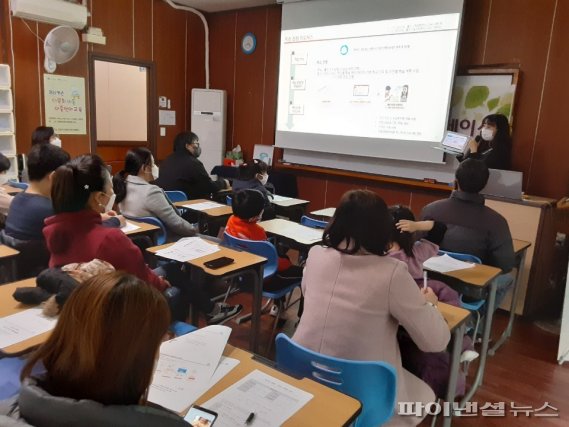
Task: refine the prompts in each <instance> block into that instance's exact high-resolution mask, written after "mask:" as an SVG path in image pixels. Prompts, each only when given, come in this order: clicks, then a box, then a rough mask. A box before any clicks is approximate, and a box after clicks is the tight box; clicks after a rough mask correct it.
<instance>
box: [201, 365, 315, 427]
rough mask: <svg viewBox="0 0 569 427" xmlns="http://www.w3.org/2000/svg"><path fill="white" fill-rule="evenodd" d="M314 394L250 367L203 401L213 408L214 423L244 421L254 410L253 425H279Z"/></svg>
mask: <svg viewBox="0 0 569 427" xmlns="http://www.w3.org/2000/svg"><path fill="white" fill-rule="evenodd" d="M313 397H314V396H313V395H312V394H310V393H307V392H305V391H304V390H301V389H299V388H297V387H294V386H291V385H290V384H287V383H285V382H284V381H281V380H279V379H277V378H274V377H272V376H270V375H268V374H265V373H264V372H261V371H259V370H254V371H253V372H251V373H250V374H249V375H247V376H246V377H243V378H242V379H241V380H239V381H237V382H236V383H235V384H233V385H232V386H231V387H229V388H227V389H226V390H224V391H223V392H221V393H219V394H218V395H217V396H215V397H213V398H212V399H210V400H208V401H207V402H206V403H204V404H203V406H204V407H206V408H208V409H211V410H212V411H214V412H217V414H218V418H217V420H216V421H215V426H216V427H235V426H242V425H245V420H246V419H247V417H248V416H249V414H250V413H251V412H254V413H255V418H254V419H253V422H252V423H251V424H249V425H250V426H253V427H273V426H280V425H281V424H283V423H284V422H285V421H286V420H288V419H289V418H290V417H291V416H293V415H294V414H295V413H296V412H298V411H299V410H300V409H301V408H302V407H303V406H304V405H306V404H307V403H308V402H309V401H310V399H312V398H313Z"/></svg>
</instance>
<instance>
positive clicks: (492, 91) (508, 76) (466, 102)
mask: <svg viewBox="0 0 569 427" xmlns="http://www.w3.org/2000/svg"><path fill="white" fill-rule="evenodd" d="M518 73H519V70H518V69H499V68H492V69H472V70H469V71H468V72H467V74H465V75H459V76H456V78H455V80H454V88H453V92H452V97H451V112H450V119H449V124H448V130H451V131H453V132H459V133H463V134H466V135H470V136H472V137H474V136H476V135H477V134H478V130H479V128H480V126H481V125H482V120H483V119H484V117H485V116H487V115H488V114H503V115H505V116H506V117H507V118H508V121H509V122H510V126H512V118H513V109H514V100H515V95H516V88H517V83H518Z"/></svg>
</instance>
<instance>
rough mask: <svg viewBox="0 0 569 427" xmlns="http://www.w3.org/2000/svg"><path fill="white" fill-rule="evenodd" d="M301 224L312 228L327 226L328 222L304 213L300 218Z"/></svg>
mask: <svg viewBox="0 0 569 427" xmlns="http://www.w3.org/2000/svg"><path fill="white" fill-rule="evenodd" d="M300 224H301V225H305V226H307V227H310V228H326V226H327V225H328V222H327V221H321V220H319V219H314V218H310V217H308V216H306V215H303V216H302V218H300Z"/></svg>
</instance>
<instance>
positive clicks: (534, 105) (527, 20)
mask: <svg viewBox="0 0 569 427" xmlns="http://www.w3.org/2000/svg"><path fill="white" fill-rule="evenodd" d="M555 3H556V1H555V0H543V1H540V2H535V1H532V0H515V1H512V0H494V1H493V2H492V7H491V15H490V30H489V32H488V41H487V43H486V57H485V63H487V64H496V63H519V64H520V67H521V71H522V80H521V85H520V89H519V95H520V96H519V97H518V100H517V103H516V111H515V117H514V132H513V135H512V137H513V146H514V149H513V156H512V165H513V167H514V169H517V170H521V171H523V172H524V178H525V184H526V185H525V189H526V191H527V192H530V193H533V191H532V190H533V188H532V185H531V182H530V180H529V178H530V176H529V168H530V164H531V157H532V155H533V148H534V144H535V130H536V126H537V118H538V115H539V111H540V108H541V105H540V103H541V95H542V89H543V79H544V75H545V64H546V63H547V52H548V46H549V41H550V33H551V31H550V29H551V25H552V23H553V10H554V6H555ZM540 195H542V194H540Z"/></svg>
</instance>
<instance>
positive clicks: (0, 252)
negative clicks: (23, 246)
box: [0, 245, 20, 259]
mask: <svg viewBox="0 0 569 427" xmlns="http://www.w3.org/2000/svg"><path fill="white" fill-rule="evenodd" d="M19 253H20V252H18V251H17V250H16V249H12V248H11V247H10V246H6V245H0V259H5V258H12V257H14V256H16V255H18V254H19Z"/></svg>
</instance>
